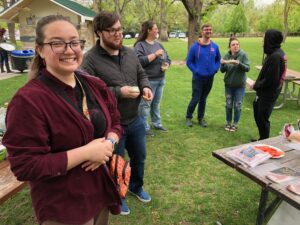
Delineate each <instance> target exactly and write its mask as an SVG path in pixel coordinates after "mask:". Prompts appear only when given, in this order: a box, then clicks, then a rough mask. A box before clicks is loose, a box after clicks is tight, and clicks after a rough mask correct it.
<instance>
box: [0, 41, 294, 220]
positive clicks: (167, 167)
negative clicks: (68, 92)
mask: <svg viewBox="0 0 300 225" xmlns="http://www.w3.org/2000/svg"><path fill="white" fill-rule="evenodd" d="M214 41H215V42H216V43H217V44H218V45H219V46H220V49H221V52H222V55H224V54H225V52H226V51H227V45H228V39H225V38H219V39H214ZM261 41H262V40H261V38H251V39H248V38H243V39H240V43H241V48H242V49H244V50H245V51H246V52H247V54H248V56H249V59H250V62H251V70H250V72H249V74H248V75H249V77H251V78H253V79H255V78H256V77H257V75H258V71H256V69H255V68H254V66H255V65H258V64H260V62H261V59H262V42H261ZM125 44H128V45H132V44H133V40H125ZM163 45H164V46H165V48H166V49H167V51H168V53H169V55H170V57H171V59H172V60H173V65H172V66H171V68H170V70H169V71H168V72H167V75H166V86H165V90H164V97H163V100H162V103H161V116H162V121H163V124H164V126H166V127H167V128H168V129H169V132H168V133H159V132H158V131H154V132H155V136H154V137H152V138H147V160H146V169H145V184H144V188H145V190H146V191H148V192H149V193H150V194H151V197H152V201H151V202H150V203H149V204H144V203H141V202H140V201H138V200H137V199H136V198H135V197H134V196H131V195H130V194H128V197H127V201H128V206H129V208H130V210H131V214H130V215H129V216H111V218H110V220H111V223H110V224H112V225H125V224H126V225H127V224H128V225H131V224H138V225H139V224H147V225H148V224H151V225H152V224H153V225H171V224H172V225H173V224H176V225H177V224H178V225H194V224H195V225H213V224H214V222H215V221H216V220H218V221H221V222H222V224H224V225H253V224H255V218H256V214H257V208H258V202H259V196H260V190H261V189H260V186H259V185H257V184H255V183H254V182H252V181H250V180H249V179H248V178H247V177H245V176H243V175H240V174H239V173H238V172H236V171H235V170H233V169H232V168H229V167H228V166H226V165H225V164H224V163H221V162H220V161H218V160H217V159H215V158H214V157H212V155H211V153H212V151H214V150H216V149H220V148H225V147H229V146H235V145H239V144H243V143H248V142H249V140H250V138H253V137H257V136H258V132H257V128H256V125H255V122H254V119H253V111H252V101H253V99H254V97H255V96H254V94H253V93H247V94H246V95H245V99H244V103H243V109H242V116H241V121H240V124H239V130H238V131H237V132H236V133H229V132H226V131H224V129H223V127H224V124H225V97H224V82H223V74H221V73H218V74H217V75H216V77H215V81H214V85H213V89H212V91H211V93H210V95H209V97H208V102H207V111H206V120H207V122H208V125H209V126H208V127H207V128H201V127H200V126H198V125H197V124H196V121H194V122H195V124H194V126H193V127H192V128H187V127H185V126H184V122H185V112H186V107H187V104H188V102H189V100H190V97H191V73H190V71H189V70H188V69H187V68H186V66H185V65H178V62H179V60H181V61H182V60H184V59H185V57H186V49H187V42H185V41H182V40H179V39H172V40H171V41H169V42H167V43H163ZM299 46H300V38H288V39H287V43H286V44H285V45H283V48H284V50H285V51H286V53H287V55H288V59H289V64H288V65H289V68H291V69H294V70H297V71H300V64H299V62H298V61H299V51H300V47H299ZM175 61H177V62H175ZM175 64H176V65H175ZM25 82H26V77H25V76H20V77H15V78H11V79H8V80H1V81H0V90H1V93H3V94H1V95H0V104H1V105H2V104H3V103H4V102H7V101H9V99H10V98H11V96H12V95H13V94H14V93H15V91H16V90H17V89H18V88H19V87H20V86H22V85H23V84H24V83H25ZM296 91H298V89H297V90H296ZM21 116H23V115H21ZM299 118H300V113H299V107H298V106H297V104H296V102H292V101H291V102H288V103H287V104H286V105H285V107H284V108H282V109H280V110H274V111H273V114H272V116H271V136H277V135H279V132H280V131H281V129H282V126H283V124H284V123H288V122H290V123H293V124H295V123H296V120H297V119H299ZM270 197H271V199H272V198H274V196H273V195H271V196H270ZM74 213H78V212H74ZM0 221H1V222H0V224H5V225H21V224H22V225H34V224H37V223H36V221H35V218H34V213H33V210H32V208H31V200H30V195H29V190H28V188H26V189H24V190H22V191H21V192H19V193H18V194H16V195H15V196H14V197H13V198H11V199H10V200H8V201H6V202H5V203H4V204H2V205H1V206H0Z"/></svg>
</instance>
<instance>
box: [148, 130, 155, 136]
mask: <svg viewBox="0 0 300 225" xmlns="http://www.w3.org/2000/svg"><path fill="white" fill-rule="evenodd" d="M146 136H149V137H154V134H153V133H152V131H151V130H146Z"/></svg>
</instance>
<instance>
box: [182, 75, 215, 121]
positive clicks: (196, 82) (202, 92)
mask: <svg viewBox="0 0 300 225" xmlns="http://www.w3.org/2000/svg"><path fill="white" fill-rule="evenodd" d="M213 82H214V77H213V76H211V77H204V78H198V77H196V78H193V80H192V91H193V92H192V99H191V101H190V103H189V106H188V108H187V112H186V118H188V119H192V118H193V113H194V111H195V108H196V106H197V104H198V120H201V119H203V118H204V113H205V106H206V98H207V96H208V94H209V92H210V90H211V88H212V85H213Z"/></svg>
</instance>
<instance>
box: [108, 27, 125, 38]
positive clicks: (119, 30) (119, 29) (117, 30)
mask: <svg viewBox="0 0 300 225" xmlns="http://www.w3.org/2000/svg"><path fill="white" fill-rule="evenodd" d="M104 31H106V32H108V33H109V35H111V36H113V35H116V34H117V33H118V34H122V33H123V28H122V27H120V28H118V29H114V28H111V29H104Z"/></svg>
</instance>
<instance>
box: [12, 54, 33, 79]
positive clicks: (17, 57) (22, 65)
mask: <svg viewBox="0 0 300 225" xmlns="http://www.w3.org/2000/svg"><path fill="white" fill-rule="evenodd" d="M34 54H35V53H34V51H33V50H30V49H29V50H14V51H11V53H10V56H11V64H12V68H13V69H14V70H19V71H21V73H23V71H24V70H26V69H28V67H29V64H30V62H31V60H32V58H33V57H34Z"/></svg>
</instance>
